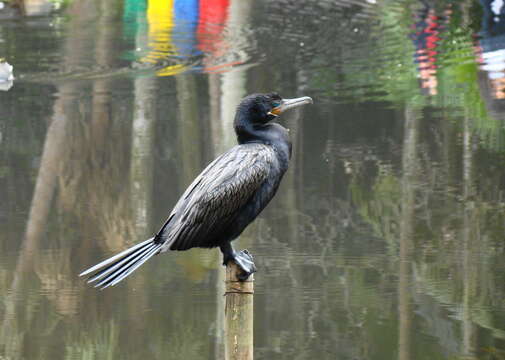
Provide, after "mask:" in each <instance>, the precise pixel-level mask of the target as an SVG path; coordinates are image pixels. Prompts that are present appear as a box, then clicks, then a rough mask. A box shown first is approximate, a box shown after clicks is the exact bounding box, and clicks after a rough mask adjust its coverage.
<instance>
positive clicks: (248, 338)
mask: <svg viewBox="0 0 505 360" xmlns="http://www.w3.org/2000/svg"><path fill="white" fill-rule="evenodd" d="M241 271H242V270H241V269H240V268H239V267H238V266H237V264H235V263H234V262H233V261H230V262H228V265H227V266H226V292H225V296H226V304H225V309H224V313H225V338H226V343H225V359H226V360H253V294H254V276H253V275H251V276H250V277H249V279H247V281H243V282H242V281H239V280H238V277H237V275H238V274H240V273H241Z"/></svg>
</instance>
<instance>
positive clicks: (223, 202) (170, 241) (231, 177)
mask: <svg viewBox="0 0 505 360" xmlns="http://www.w3.org/2000/svg"><path fill="white" fill-rule="evenodd" d="M274 161H276V157H275V154H274V151H273V149H272V148H271V147H269V146H266V145H263V144H246V145H239V146H235V147H234V148H232V149H230V150H229V151H227V152H225V153H224V154H222V155H221V156H220V157H218V158H217V159H216V160H214V161H213V162H212V163H211V164H209V165H208V166H207V167H206V168H205V169H204V170H203V171H202V173H201V174H200V175H199V176H198V177H197V178H196V179H195V180H194V181H193V183H192V184H191V185H190V186H189V187H188V189H187V190H186V191H185V192H184V194H183V195H182V197H181V199H180V200H179V201H178V202H177V204H176V205H175V207H174V210H173V211H172V213H171V215H170V217H169V220H167V222H166V223H165V225H163V227H162V229H161V230H160V233H158V235H157V236H156V237H157V239H158V242H163V245H162V251H166V250H168V249H172V250H185V249H189V248H192V247H212V246H216V244H215V243H214V242H213V241H215V240H216V237H217V236H218V235H219V234H220V233H221V232H222V231H225V230H226V228H227V227H228V226H230V224H231V222H232V221H233V219H234V218H235V217H236V215H237V212H238V211H239V210H240V208H241V207H243V206H244V205H245V204H246V203H247V201H248V200H249V199H250V198H251V197H252V196H253V195H254V193H255V192H256V191H257V190H258V189H259V188H260V186H261V185H262V184H263V182H264V181H265V180H266V179H267V177H268V174H269V171H270V169H271V166H272V164H273V162H274Z"/></svg>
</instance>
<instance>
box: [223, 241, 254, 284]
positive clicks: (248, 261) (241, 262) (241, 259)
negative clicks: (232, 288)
mask: <svg viewBox="0 0 505 360" xmlns="http://www.w3.org/2000/svg"><path fill="white" fill-rule="evenodd" d="M221 250H222V251H223V265H224V266H226V265H228V262H230V261H233V262H234V263H236V264H237V265H238V267H239V268H240V269H241V270H242V272H241V274H240V275H238V276H237V277H238V279H239V280H240V281H246V280H247V279H248V278H249V276H251V274H253V273H255V272H256V265H254V261H253V256H252V255H251V253H250V252H249V251H247V250H242V251H238V252H236V251H233V249H231V247H226V248H224V249H223V248H221Z"/></svg>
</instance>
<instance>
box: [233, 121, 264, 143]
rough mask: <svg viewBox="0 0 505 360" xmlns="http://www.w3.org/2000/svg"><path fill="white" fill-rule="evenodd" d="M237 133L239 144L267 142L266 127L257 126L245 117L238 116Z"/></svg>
mask: <svg viewBox="0 0 505 360" xmlns="http://www.w3.org/2000/svg"><path fill="white" fill-rule="evenodd" d="M234 127H235V133H236V134H237V141H238V143H239V144H245V143H250V142H265V141H266V140H267V139H266V138H265V130H264V125H255V124H253V123H252V122H251V121H249V120H248V119H245V118H244V117H241V116H237V117H236V118H235V124H234Z"/></svg>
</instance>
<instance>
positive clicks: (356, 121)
mask: <svg viewBox="0 0 505 360" xmlns="http://www.w3.org/2000/svg"><path fill="white" fill-rule="evenodd" d="M26 3H27V6H28V5H30V6H32V5H33V2H31V1H30V2H28V1H27V2H26ZM35 3H36V2H35ZM430 4H431V3H429V2H426V3H422V2H414V1H400V2H390V1H377V2H373V1H368V2H367V1H359V0H356V1H337V2H330V1H309V2H300V3H298V2H294V1H276V2H269V1H254V2H253V1H243V0H232V1H210V0H206V1H204V0H200V1H199V2H198V1H185V2H181V1H175V2H161V1H160V2H158V1H154V0H150V1H148V2H143V1H134V0H124V1H116V2H112V1H104V2H96V1H74V2H70V4H68V5H66V6H62V7H61V8H60V9H59V10H57V11H52V12H49V13H47V11H48V8H47V7H45V6H42V5H41V6H40V7H38V8H32V7H29V6H28V7H27V12H28V13H29V14H30V15H36V16H26V17H18V16H14V15H12V12H9V14H8V16H5V17H3V18H2V19H3V20H1V22H0V57H3V58H6V59H7V61H8V62H9V63H10V64H12V65H13V66H14V75H15V77H16V80H15V81H14V83H13V86H12V87H11V88H10V90H9V91H3V92H0V204H1V205H0V247H1V252H0V289H1V290H0V293H1V294H2V296H1V299H2V301H1V302H0V326H1V328H0V358H3V359H145V358H152V359H162V358H163V359H167V358H168V359H182V358H187V359H221V358H222V343H223V339H222V332H221V329H222V322H221V321H222V320H221V316H222V313H221V312H222V311H223V296H222V294H223V285H222V280H223V279H222V274H221V272H220V271H221V266H220V255H219V251H218V250H215V251H206V250H191V251H189V252H182V253H173V254H167V255H163V256H159V257H156V258H154V259H153V260H151V261H150V262H149V263H148V264H146V265H144V266H143V267H142V268H141V269H139V270H138V271H137V272H136V273H135V274H134V275H133V276H131V277H130V278H128V280H126V281H124V282H122V283H121V284H119V285H118V286H116V287H114V288H112V289H107V290H105V291H102V292H100V291H97V290H95V289H93V288H89V287H88V286H86V285H85V283H84V281H82V280H81V279H79V278H78V277H77V274H78V273H79V272H80V271H82V270H83V269H85V268H87V267H89V266H90V265H93V264H95V263H96V262H98V261H99V260H101V259H104V258H106V257H108V256H110V255H112V254H113V253H115V252H118V251H120V250H122V249H124V248H125V247H127V246H129V245H131V244H133V243H135V242H138V241H140V240H143V239H145V238H147V237H148V236H150V235H151V234H152V233H153V232H154V231H156V230H157V229H158V227H159V226H160V225H161V224H162V222H163V221H164V219H165V218H166V216H167V215H168V212H169V211H170V209H171V207H172V206H173V205H174V203H175V201H176V200H177V199H178V196H180V194H181V193H182V192H183V190H184V189H185V187H186V186H187V185H188V184H189V183H190V181H191V180H192V179H193V178H194V177H195V176H196V175H197V174H198V173H199V171H200V170H201V169H202V168H203V167H204V166H205V165H206V164H207V163H208V162H209V161H211V160H212V159H213V158H214V157H215V156H216V155H217V154H218V153H220V152H222V151H223V150H224V149H226V148H228V147H230V146H231V145H232V144H234V141H235V139H234V134H233V132H232V129H231V122H232V120H233V114H234V109H235V106H236V104H237V102H238V101H239V100H240V99H241V98H242V97H243V96H244V95H246V94H249V93H253V92H263V91H272V90H275V91H277V92H279V93H280V94H281V95H283V96H285V97H294V96H301V95H307V96H311V97H313V98H314V101H315V104H314V105H313V106H307V107H305V108H303V110H301V111H295V112H292V113H290V114H286V115H285V116H283V119H281V122H282V123H283V124H284V125H285V126H287V127H289V128H290V129H291V134H292V138H293V141H294V155H293V159H292V163H291V167H290V170H289V172H288V174H287V175H286V177H285V178H284V180H283V184H282V186H281V188H280V190H279V192H278V194H277V196H276V198H275V199H274V200H273V201H272V203H271V204H270V205H269V207H268V208H267V209H266V210H265V211H264V212H263V214H262V215H261V217H260V218H259V219H258V220H257V221H256V222H255V223H253V224H252V225H251V226H250V227H249V228H248V229H247V231H246V232H245V233H244V235H243V236H242V237H241V239H240V240H239V241H237V244H236V246H238V247H240V248H248V249H249V250H250V251H251V252H252V253H253V254H254V255H255V259H256V263H257V266H258V268H259V272H258V274H257V276H256V294H255V357H256V358H257V359H313V358H321V359H335V358H336V359H393V358H398V359H402V360H403V359H447V358H452V359H456V358H459V359H462V358H465V359H501V358H503V357H504V356H505V300H504V299H505V263H504V262H503V257H504V255H505V242H504V235H503V230H504V224H505V177H504V175H503V171H502V168H503V165H504V164H505V148H504V147H505V144H504V135H505V130H504V126H503V119H504V114H505V107H504V103H503V101H504V100H503V98H504V96H503V94H505V93H504V92H503V89H504V88H505V87H504V86H503V84H504V83H505V82H504V81H503V79H504V78H505V77H504V70H505V65H503V64H505V61H504V60H503V50H502V49H504V48H505V41H502V38H503V39H505V35H503V34H504V31H503V30H502V25H503V22H502V18H503V15H501V14H500V6H499V5H500V4H498V2H492V3H491V4H489V7H488V8H482V7H480V5H479V3H478V2H472V1H452V2H436V4H434V5H430ZM33 9H35V10H33ZM37 9H42V10H37ZM496 9H498V10H496ZM1 11H6V10H1ZM493 11H494V12H493ZM0 14H1V13H0Z"/></svg>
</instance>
